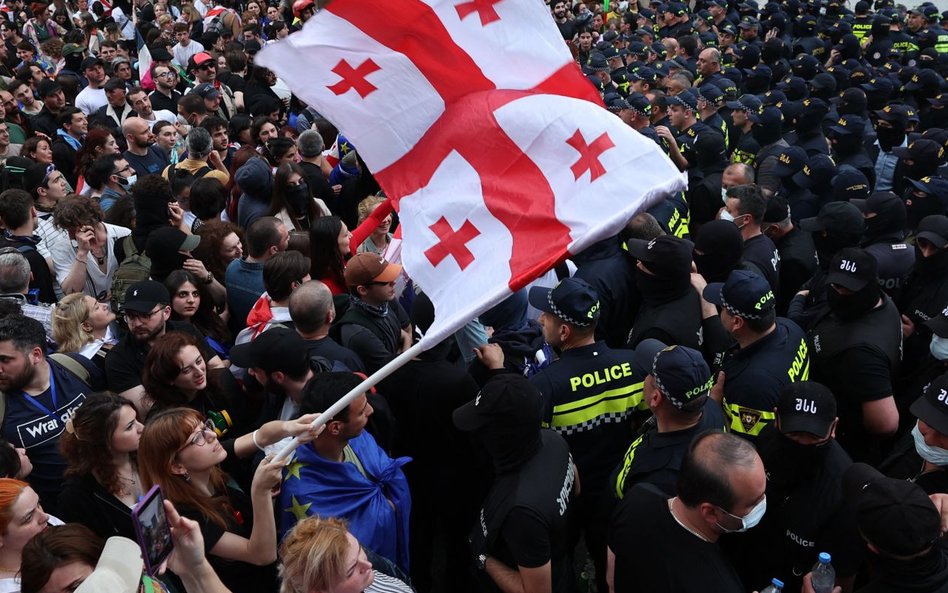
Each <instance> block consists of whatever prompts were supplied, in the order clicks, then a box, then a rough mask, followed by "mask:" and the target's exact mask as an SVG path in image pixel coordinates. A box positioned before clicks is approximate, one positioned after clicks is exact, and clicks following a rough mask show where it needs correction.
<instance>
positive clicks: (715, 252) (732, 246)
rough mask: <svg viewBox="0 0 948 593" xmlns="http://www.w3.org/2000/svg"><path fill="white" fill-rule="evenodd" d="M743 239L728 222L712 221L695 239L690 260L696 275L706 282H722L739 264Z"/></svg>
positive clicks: (736, 229) (731, 223)
mask: <svg viewBox="0 0 948 593" xmlns="http://www.w3.org/2000/svg"><path fill="white" fill-rule="evenodd" d="M743 250H744V239H742V238H741V231H740V229H738V228H737V226H735V225H734V223H733V222H731V221H729V220H712V221H711V222H709V223H708V224H706V225H704V226H703V227H701V232H700V233H698V236H697V237H696V238H695V246H694V252H693V254H692V258H693V260H694V262H695V267H696V268H697V269H698V273H699V274H701V275H702V276H703V277H704V279H705V280H707V281H708V282H724V281H725V280H727V275H728V274H730V273H731V270H734V269H737V268H738V267H739V266H740V263H741V253H742V252H743Z"/></svg>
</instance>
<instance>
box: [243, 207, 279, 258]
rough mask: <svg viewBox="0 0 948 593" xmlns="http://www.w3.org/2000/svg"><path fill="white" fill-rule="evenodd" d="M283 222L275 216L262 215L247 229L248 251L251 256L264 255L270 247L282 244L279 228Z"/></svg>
mask: <svg viewBox="0 0 948 593" xmlns="http://www.w3.org/2000/svg"><path fill="white" fill-rule="evenodd" d="M282 224H283V222H282V221H281V220H280V219H279V218H276V217H273V216H262V217H260V218H258V219H257V220H255V221H253V222H252V223H251V224H250V228H249V229H247V253H248V254H249V255H250V256H251V257H262V256H263V254H264V253H266V252H267V250H268V249H270V248H271V247H273V246H275V245H279V244H280V239H281V237H280V231H279V230H277V228H278V227H279V226H280V225H282Z"/></svg>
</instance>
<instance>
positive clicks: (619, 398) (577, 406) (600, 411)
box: [550, 381, 644, 428]
mask: <svg viewBox="0 0 948 593" xmlns="http://www.w3.org/2000/svg"><path fill="white" fill-rule="evenodd" d="M643 385H644V383H643V382H641V381H640V382H638V383H633V384H632V385H627V386H625V387H619V388H618V389H610V390H608V391H603V392H602V393H597V394H596V395H591V396H589V397H584V398H583V399H579V400H575V401H571V402H567V403H564V404H560V405H558V406H553V417H552V419H551V422H550V426H551V427H552V428H564V427H567V426H577V425H579V424H583V423H587V422H591V421H593V420H595V419H596V418H598V417H600V416H604V415H606V414H617V413H624V412H631V411H632V410H634V409H635V408H637V407H639V406H640V405H641V404H642V386H643Z"/></svg>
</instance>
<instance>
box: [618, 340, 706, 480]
mask: <svg viewBox="0 0 948 593" xmlns="http://www.w3.org/2000/svg"><path fill="white" fill-rule="evenodd" d="M633 370H635V371H637V372H640V373H641V374H642V375H643V376H645V382H644V384H643V391H644V396H645V399H644V401H645V403H646V404H647V405H648V407H649V409H651V410H652V414H653V415H652V417H651V418H649V420H648V421H647V422H646V423H645V424H644V425H643V426H642V428H641V429H640V430H639V433H638V436H637V437H636V438H635V440H633V441H632V444H631V445H629V448H628V450H626V452H625V456H624V457H623V459H622V462H621V463H620V464H619V465H618V466H617V467H616V470H615V472H613V475H612V477H611V478H610V482H609V487H610V489H611V491H612V492H611V494H612V495H613V496H615V497H616V498H618V499H622V498H623V497H624V496H625V493H626V492H628V490H629V489H630V488H632V486H634V485H636V484H652V485H654V486H656V487H657V488H659V489H660V490H661V491H663V492H664V493H665V494H666V495H668V496H674V495H675V491H676V489H677V481H678V470H679V469H680V468H681V461H682V459H684V457H685V452H687V450H688V444H689V443H690V442H691V440H692V438H694V436H695V435H696V434H698V433H701V432H704V431H705V430H712V429H713V430H724V426H725V420H724V415H723V414H722V412H721V405H720V404H719V403H718V402H716V401H714V400H712V399H710V398H709V397H708V393H709V390H710V389H711V384H712V382H713V379H712V377H711V369H709V368H708V365H707V363H706V362H705V361H704V359H703V358H702V357H701V353H700V352H698V351H697V350H692V349H691V348H687V347H685V346H671V347H668V346H665V344H663V343H661V342H659V341H658V340H653V339H648V340H643V341H642V343H640V344H639V345H638V347H637V348H636V349H635V360H634V364H633ZM683 385H687V386H689V387H688V388H687V389H682V388H681V386H683ZM695 386H697V388H694V387H695Z"/></svg>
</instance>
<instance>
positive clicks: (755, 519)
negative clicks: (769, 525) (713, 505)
mask: <svg viewBox="0 0 948 593" xmlns="http://www.w3.org/2000/svg"><path fill="white" fill-rule="evenodd" d="M719 508H720V507H719ZM721 510H722V511H724V509H721ZM724 512H725V513H727V514H728V515H731V513H728V512H727V511H724ZM766 512H767V497H766V496H764V497H763V498H761V499H760V502H758V503H757V504H756V505H754V508H752V509H751V510H750V512H749V513H747V514H746V515H744V516H743V517H738V516H737V515H731V516H732V517H734V518H735V519H739V520H740V522H741V527H740V528H739V529H728V528H727V527H724V526H723V525H721V524H720V523H718V527H720V528H721V529H722V530H723V531H724V532H725V533H740V532H743V531H747V530H748V529H751V528H752V527H755V526H756V525H757V524H758V523H760V520H761V519H763V518H764V513H766Z"/></svg>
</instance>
